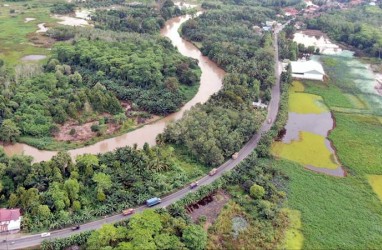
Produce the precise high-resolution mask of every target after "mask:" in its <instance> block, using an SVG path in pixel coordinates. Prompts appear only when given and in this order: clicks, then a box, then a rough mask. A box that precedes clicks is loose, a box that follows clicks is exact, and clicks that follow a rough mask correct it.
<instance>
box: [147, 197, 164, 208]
mask: <svg viewBox="0 0 382 250" xmlns="http://www.w3.org/2000/svg"><path fill="white" fill-rule="evenodd" d="M159 203H161V199H160V198H158V197H154V198H151V199H148V200H147V201H146V205H147V206H148V207H152V206H155V205H156V204H159Z"/></svg>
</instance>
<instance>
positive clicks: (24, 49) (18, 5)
mask: <svg viewBox="0 0 382 250" xmlns="http://www.w3.org/2000/svg"><path fill="white" fill-rule="evenodd" d="M3 4H7V5H9V6H3ZM0 5H1V6H3V7H1V11H0V44H1V47H0V58H2V59H4V60H5V61H6V63H7V64H10V65H14V64H16V63H18V62H19V60H20V58H21V57H23V56H25V55H29V54H48V53H49V51H48V50H47V49H46V48H40V47H36V46H34V45H33V43H31V42H30V41H29V39H28V34H30V33H34V32H35V31H36V30H38V27H37V24H39V23H53V22H54V21H55V19H52V18H51V17H50V13H49V3H48V2H46V1H28V2H0ZM13 10H14V11H15V13H10V12H11V11H13ZM27 17H28V18H36V20H33V21H30V22H28V23H26V22H25V18H27Z"/></svg>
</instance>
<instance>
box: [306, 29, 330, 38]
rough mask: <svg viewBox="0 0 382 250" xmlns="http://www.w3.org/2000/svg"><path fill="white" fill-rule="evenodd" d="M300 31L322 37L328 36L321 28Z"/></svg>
mask: <svg viewBox="0 0 382 250" xmlns="http://www.w3.org/2000/svg"><path fill="white" fill-rule="evenodd" d="M301 33H303V34H304V35H308V36H315V37H324V38H327V39H328V36H327V35H326V34H325V33H324V32H322V31H321V30H302V31H301Z"/></svg>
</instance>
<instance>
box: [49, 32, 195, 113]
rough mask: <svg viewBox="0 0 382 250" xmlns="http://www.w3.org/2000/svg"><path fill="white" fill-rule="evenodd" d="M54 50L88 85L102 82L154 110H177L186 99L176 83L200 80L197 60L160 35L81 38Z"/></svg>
mask: <svg viewBox="0 0 382 250" xmlns="http://www.w3.org/2000/svg"><path fill="white" fill-rule="evenodd" d="M54 53H55V57H56V58H57V59H58V60H59V61H60V62H62V63H66V64H69V65H71V66H72V67H73V68H75V69H76V70H78V72H80V73H81V75H82V77H83V81H85V82H86V84H87V85H88V86H89V87H92V86H94V85H96V84H97V83H101V84H102V85H103V86H104V87H105V88H106V89H108V90H111V91H113V92H114V93H115V94H116V96H117V97H118V98H119V99H122V100H128V101H131V102H134V103H136V104H137V105H138V106H139V108H140V109H143V110H146V111H148V112H151V113H157V114H168V113H171V112H174V111H175V110H177V109H178V108H179V107H180V106H181V105H182V103H183V101H184V99H185V97H184V96H183V95H182V93H181V91H180V89H179V85H178V84H177V83H179V84H183V85H186V86H191V85H194V84H197V82H198V80H199V76H198V72H197V69H198V66H197V64H196V62H195V61H193V60H191V59H188V58H185V57H183V56H181V55H180V54H179V53H178V52H177V51H176V49H175V48H174V47H173V46H172V45H171V43H170V42H169V41H168V40H166V39H163V38H158V37H139V36H136V38H135V39H134V40H133V39H132V40H126V41H124V42H105V41H87V40H83V39H80V40H78V41H76V42H75V43H74V44H68V43H61V44H58V45H57V46H56V47H55V50H54ZM170 81H175V83H176V84H168V83H169V82H170Z"/></svg>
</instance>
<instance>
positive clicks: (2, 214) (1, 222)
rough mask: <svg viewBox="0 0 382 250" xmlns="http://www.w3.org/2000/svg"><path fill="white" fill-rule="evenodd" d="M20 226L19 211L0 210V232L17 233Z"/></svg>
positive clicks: (17, 209) (16, 209)
mask: <svg viewBox="0 0 382 250" xmlns="http://www.w3.org/2000/svg"><path fill="white" fill-rule="evenodd" d="M20 224H21V216H20V209H19V208H15V209H6V208H0V232H7V231H19V230H20Z"/></svg>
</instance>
